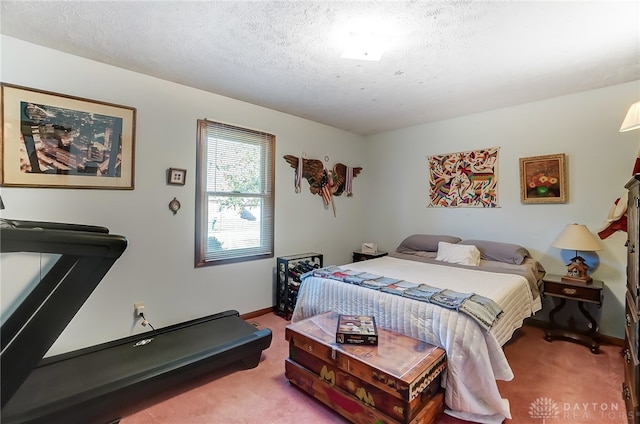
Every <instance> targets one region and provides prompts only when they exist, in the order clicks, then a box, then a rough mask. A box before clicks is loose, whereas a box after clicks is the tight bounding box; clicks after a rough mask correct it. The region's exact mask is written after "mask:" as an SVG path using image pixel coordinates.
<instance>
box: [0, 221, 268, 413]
mask: <svg viewBox="0 0 640 424" xmlns="http://www.w3.org/2000/svg"><path fill="white" fill-rule="evenodd" d="M126 248H127V239H126V238H125V237H123V236H120V235H113V234H109V230H108V229H107V228H105V227H100V226H92V225H78V224H66V223H54V222H38V221H20V220H6V219H3V220H1V221H0V253H2V254H10V253H13V252H41V253H50V254H58V255H60V256H59V257H58V259H57V261H56V263H55V264H54V265H53V267H52V268H51V269H50V270H49V271H48V272H47V273H46V274H45V275H44V276H43V277H42V279H41V280H40V281H39V283H38V284H37V285H36V286H35V287H34V288H33V289H32V290H31V292H30V293H29V294H28V295H27V296H26V298H25V299H24V301H22V302H21V303H20V305H18V306H17V308H16V309H15V311H13V313H12V314H11V315H10V316H9V317H7V319H6V320H5V321H4V322H3V323H2V328H1V332H0V338H1V349H2V350H1V353H0V370H1V373H2V374H1V388H0V389H1V391H0V399H1V404H2V410H1V422H2V423H3V424H11V423H47V424H49V423H61V424H62V423H64V424H69V423H82V424H85V423H87V424H90V423H97V424H105V423H117V422H119V421H120V418H121V416H122V413H123V412H125V411H127V410H128V408H131V407H132V406H134V405H136V404H137V403H139V402H140V401H142V400H143V399H145V398H147V397H149V396H152V395H155V394H158V393H161V392H163V391H165V390H167V389H169V388H172V387H174V386H175V385H176V384H179V383H183V382H186V381H188V380H190V379H193V378H195V377H198V376H201V375H203V374H205V373H209V372H212V371H214V370H220V369H223V368H225V369H230V370H236V369H238V367H239V366H241V367H244V368H253V367H256V366H257V365H258V364H259V362H260V358H261V355H262V351H263V350H264V349H267V348H268V347H269V346H270V345H271V338H272V334H271V330H269V329H261V330H259V329H257V328H256V327H254V326H253V325H251V324H249V323H247V322H245V321H244V320H242V319H241V318H240V315H239V313H238V312H237V311H235V310H229V311H225V312H220V313H217V314H214V315H210V316H207V317H203V318H199V319H195V320H191V321H187V322H183V323H180V324H175V325H171V326H168V327H164V328H159V329H156V330H153V331H149V332H145V333H142V334H138V335H135V336H131V337H126V338H123V339H119V340H114V341H111V342H107V343H103V344H99V345H96V346H91V347H87V348H83V349H79V350H76V351H72V352H67V353H64V354H60V355H55V356H50V357H47V358H44V355H45V354H46V353H47V352H48V350H49V349H50V347H51V346H52V345H53V343H54V342H55V341H56V339H57V338H58V337H59V335H60V334H61V333H62V331H63V330H64V329H65V327H66V326H67V325H68V324H69V322H70V321H71V319H72V318H73V316H74V315H75V314H76V313H77V312H78V310H79V309H80V307H81V306H82V305H83V304H84V302H85V301H86V300H87V298H88V297H89V296H90V295H91V293H92V292H93V290H94V289H95V288H96V287H97V285H98V284H99V283H100V281H101V280H102V278H103V277H104V275H105V274H106V273H107V272H108V271H109V269H110V268H111V266H112V265H113V264H114V263H115V262H116V260H117V259H118V258H119V257H120V256H121V255H122V253H123V252H124V251H125V249H126ZM43 358H44V359H43Z"/></svg>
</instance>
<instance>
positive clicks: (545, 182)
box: [520, 153, 567, 203]
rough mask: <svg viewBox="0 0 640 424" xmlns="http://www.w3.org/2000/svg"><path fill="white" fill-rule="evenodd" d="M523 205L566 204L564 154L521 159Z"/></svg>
mask: <svg viewBox="0 0 640 424" xmlns="http://www.w3.org/2000/svg"><path fill="white" fill-rule="evenodd" d="M520 200H521V201H522V203H566V202H567V172H566V160H565V155H564V153H561V154H556V155H546V156H532V157H528V158H520Z"/></svg>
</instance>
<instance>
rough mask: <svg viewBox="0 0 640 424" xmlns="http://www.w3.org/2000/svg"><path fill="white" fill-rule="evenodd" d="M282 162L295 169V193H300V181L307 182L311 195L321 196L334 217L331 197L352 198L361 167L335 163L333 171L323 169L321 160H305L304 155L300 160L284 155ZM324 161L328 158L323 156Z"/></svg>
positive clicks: (334, 208)
mask: <svg viewBox="0 0 640 424" xmlns="http://www.w3.org/2000/svg"><path fill="white" fill-rule="evenodd" d="M284 160H286V161H287V162H288V163H289V165H291V167H292V168H293V169H295V173H294V176H295V180H294V185H295V190H296V193H300V184H301V183H302V179H303V178H304V179H306V180H307V181H308V182H309V191H311V194H318V195H320V196H322V200H323V201H324V204H325V206H329V204H331V207H332V209H333V216H336V205H335V203H334V201H333V196H340V195H342V193H346V195H347V197H351V196H353V179H354V178H355V177H357V176H358V174H359V173H360V171H362V168H361V167H358V168H351V167H349V166H347V165H344V164H342V163H336V164H335V165H334V166H333V169H328V168H327V169H325V167H324V165H323V163H322V161H321V160H319V159H307V158H306V157H305V155H304V154H303V155H302V157H300V158H298V157H296V156H292V155H285V156H284ZM324 160H325V161H326V162H328V161H329V157H328V156H325V157H324Z"/></svg>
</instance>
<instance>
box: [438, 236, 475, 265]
mask: <svg viewBox="0 0 640 424" xmlns="http://www.w3.org/2000/svg"><path fill="white" fill-rule="evenodd" d="M436 261H442V262H450V263H452V264H460V265H472V266H478V265H480V250H478V248H477V247H475V246H473V245H464V244H451V243H447V242H445V241H441V242H438V256H436Z"/></svg>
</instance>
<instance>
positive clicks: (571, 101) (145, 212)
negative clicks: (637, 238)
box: [0, 36, 640, 354]
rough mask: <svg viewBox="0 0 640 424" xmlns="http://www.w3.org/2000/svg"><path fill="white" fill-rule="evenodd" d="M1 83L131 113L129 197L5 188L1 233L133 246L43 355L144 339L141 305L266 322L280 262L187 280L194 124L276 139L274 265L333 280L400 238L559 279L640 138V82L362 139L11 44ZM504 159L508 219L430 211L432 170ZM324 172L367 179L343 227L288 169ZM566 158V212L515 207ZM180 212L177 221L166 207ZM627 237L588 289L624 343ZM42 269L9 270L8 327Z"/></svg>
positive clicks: (169, 319)
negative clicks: (536, 166) (527, 171)
mask: <svg viewBox="0 0 640 424" xmlns="http://www.w3.org/2000/svg"><path fill="white" fill-rule="evenodd" d="M0 41H1V43H2V44H1V47H2V48H1V57H0V58H1V60H2V63H1V69H0V71H1V73H0V80H2V81H3V82H7V83H12V84H17V85H23V86H27V87H33V88H38V89H44V90H49V91H53V92H58V93H63V94H68V95H75V96H79V97H85V98H92V99H96V100H101V101H106V102H112V103H117V104H122V105H127V106H133V107H135V108H137V112H138V116H137V132H136V134H137V135H136V137H137V138H136V169H135V171H136V178H135V190H133V191H118V190H74V189H37V188H8V187H3V188H2V192H1V195H2V198H3V200H4V202H5V204H6V207H7V209H5V210H4V211H2V212H1V213H0V214H1V216H2V217H5V218H16V219H33V220H48V221H62V222H75V223H84V224H96V225H104V226H106V227H109V228H110V229H111V231H112V232H113V233H116V234H122V235H125V236H127V238H128V239H129V242H130V245H129V247H128V249H127V250H126V252H125V253H124V255H123V257H122V258H121V259H120V260H118V261H117V262H116V264H115V266H114V267H113V268H112V269H111V271H110V272H109V273H108V274H107V276H106V277H105V278H104V279H103V281H102V283H101V284H100V285H99V286H98V288H97V289H96V291H95V292H94V294H93V295H92V296H91V297H90V298H89V300H88V301H87V303H86V304H85V305H84V306H83V307H82V308H81V309H80V311H79V313H78V314H77V315H76V317H75V318H74V319H73V321H72V322H71V323H70V325H69V326H68V327H67V329H66V330H65V332H64V333H63V334H62V336H61V337H60V339H59V340H58V341H57V342H56V344H55V345H54V346H53V348H52V350H51V351H50V353H49V354H55V353H60V352H65V351H68V350H71V349H76V348H80V347H84V346H89V345H93V344H96V343H100V342H103V341H108V340H113V339H116V338H120V337H124V336H127V335H129V334H133V333H138V332H141V331H144V330H143V329H142V328H141V327H140V326H139V325H136V324H135V322H134V319H133V303H134V302H138V301H143V302H145V304H146V312H147V315H148V318H149V319H150V320H151V322H152V323H153V324H154V325H155V326H156V327H162V326H165V325H170V324H174V323H177V322H181V321H185V320H188V319H192V318H197V317H201V316H205V315H209V314H212V313H216V312H219V311H222V310H226V309H237V310H238V311H240V313H246V312H251V311H255V310H259V309H262V308H267V307H271V306H273V305H274V303H275V299H274V291H275V289H274V276H273V269H274V264H275V258H274V259H273V260H262V261H254V262H248V263H240V264H234V265H225V266H216V267H207V268H199V269H194V267H193V245H194V240H193V234H194V214H195V211H194V199H195V194H194V190H195V181H194V176H195V150H196V141H195V137H196V120H197V119H199V118H210V119H213V120H220V121H223V122H228V123H231V124H236V125H239V126H244V127H248V128H254V129H259V130H264V131H267V132H271V133H273V134H275V135H276V223H275V224H276V235H275V236H276V238H275V242H276V245H275V247H276V251H275V254H276V256H282V255H289V254H294V253H302V252H308V251H317V252H320V253H323V254H324V255H325V263H326V264H342V263H347V262H349V261H350V259H351V252H352V250H354V249H356V248H358V247H359V246H360V244H361V243H362V242H363V241H373V242H377V243H378V245H379V247H380V248H381V249H383V250H393V249H395V247H396V246H397V245H398V243H399V242H400V241H401V240H402V239H403V238H404V237H405V236H407V235H410V234H413V233H417V232H423V233H449V234H456V235H459V236H461V237H465V238H471V237H474V238H487V239H494V240H502V241H505V242H514V243H520V244H523V245H525V246H527V247H529V248H530V249H531V251H532V252H533V254H534V256H536V258H538V259H539V260H541V261H542V263H543V264H544V266H545V267H546V268H547V270H548V271H549V272H555V273H561V272H563V270H564V264H563V263H562V262H561V260H560V252H559V251H558V250H557V249H554V248H551V247H550V244H551V242H552V241H553V239H554V238H555V237H556V235H557V234H558V233H559V232H560V230H561V229H562V228H563V227H564V225H566V224H567V223H571V222H580V223H584V224H587V225H588V226H589V227H590V228H591V229H592V230H596V229H598V228H599V227H600V225H601V224H602V222H603V220H604V219H605V217H606V215H607V212H608V210H609V207H610V205H611V204H612V202H613V200H614V199H615V198H616V197H618V196H620V195H624V194H625V192H624V189H623V185H624V183H625V182H626V181H627V180H628V179H629V177H630V173H631V168H632V165H633V161H634V158H635V157H636V152H637V149H638V146H639V144H640V140H639V137H640V131H636V132H630V133H624V134H619V133H618V132H617V129H618V127H619V125H620V122H621V120H622V117H623V115H624V113H625V111H626V108H627V107H628V106H629V105H630V104H631V103H633V102H634V101H637V100H638V98H639V97H640V81H636V82H634V83H630V84H623V85H618V86H613V87H609V88H605V89H601V90H594V91H589V92H585V93H580V94H576V95H573V96H565V97H561V98H556V99H550V100H545V101H541V102H536V103H531V104H526V105H522V106H517V107H512V108H507V109H502V110H497V111H493V112H488V113H483V114H477V115H471V116H467V117H463V118H459V119H452V120H448V121H443V122H438V123H434V124H428V125H421V126H417V127H412V128H407V129H404V130H399V131H394V132H390V133H385V134H380V135H376V136H370V137H366V138H363V137H360V136H357V135H354V134H351V133H348V132H344V131H341V130H337V129H334V128H330V127H327V126H324V125H320V124H317V123H313V122H310V121H308V120H304V119H299V118H295V117H292V116H290V115H286V114H282V113H279V112H275V111H273V110H268V109H265V108H261V107H258V106H254V105H250V104H247V103H243V102H239V101H235V100H232V99H229V98H226V97H222V96H218V95H215V94H211V93H206V92H203V91H199V90H195V89H192V88H189V87H185V86H181V85H177V84H174V83H171V82H167V81H162V80H158V79H155V78H151V77H148V76H144V75H141V74H137V73H133V72H129V71H126V70H123V69H119V68H115V67H111V66H108V65H104V64H101V63H97V62H93V61H89V60H85V59H82V58H79V57H75V56H70V55H67V54H63V53H60V52H58V51H54V50H50V49H46V48H43V47H40V46H36V45H33V44H29V43H24V42H22V41H19V40H16V39H13V38H10V37H5V36H2V38H0ZM492 146H499V147H500V148H501V150H500V169H499V173H500V185H499V196H500V197H499V201H500V205H501V208H499V209H491V210H484V209H435V208H427V207H426V205H427V194H428V186H427V171H426V163H427V162H426V160H427V159H426V157H427V156H429V155H432V154H440V153H449V152H456V151H461V150H470V149H475V148H482V147H492ZM302 152H306V154H307V156H308V157H309V158H318V159H322V158H324V157H325V156H329V161H328V162H327V164H328V165H333V164H334V163H335V162H338V161H340V162H343V163H345V164H348V165H350V166H363V168H364V170H363V172H362V173H361V174H360V175H359V176H358V177H357V178H356V179H355V180H354V197H353V198H346V197H345V196H341V197H337V198H336V208H337V217H335V218H334V217H333V213H332V212H331V210H330V209H325V208H323V206H322V200H321V198H320V197H319V196H312V195H311V194H310V193H309V192H308V185H307V183H306V182H303V192H302V193H301V194H295V193H294V190H293V169H291V168H290V167H289V165H288V164H287V163H286V162H285V161H284V159H282V156H283V155H285V154H293V155H296V156H300V154H301V153H302ZM553 153H566V154H567V156H568V169H569V172H568V173H569V175H568V180H569V201H568V203H567V204H563V205H522V204H521V203H520V195H519V176H518V173H519V169H518V166H519V165H518V158H519V157H525V156H537V155H544V154H553ZM169 167H179V168H186V169H188V175H187V176H188V178H187V179H188V181H187V185H186V186H184V187H177V186H167V185H166V183H165V171H166V169H167V168H169ZM174 196H175V197H177V198H178V199H179V200H180V201H181V202H182V209H181V210H180V212H178V214H177V215H176V216H173V215H172V213H171V212H170V211H169V209H168V207H167V204H168V203H169V201H170V200H171V199H172V198H173V197H174ZM625 240H626V237H625V235H624V234H622V233H618V234H616V235H615V236H614V237H612V238H610V239H608V240H605V241H604V242H603V244H604V245H605V247H606V250H604V251H603V252H600V258H601V264H600V267H599V268H598V270H596V272H595V277H596V278H599V279H602V280H604V281H605V283H606V285H607V287H606V290H605V304H604V307H603V311H602V322H601V330H602V331H603V333H605V334H609V335H612V336H615V337H620V338H622V337H623V310H624V306H623V305H624V285H625V277H624V266H625V249H624V246H623V245H624V241H625ZM41 264H42V267H43V268H44V269H46V266H47V265H48V259H47V258H46V257H45V258H40V257H39V255H36V256H33V255H30V256H27V257H20V258H18V260H16V259H11V260H6V259H5V258H2V261H1V262H0V265H2V269H1V270H0V277H1V281H2V283H1V284H0V287H1V292H0V295H1V302H2V303H1V306H2V313H3V315H4V314H5V312H6V311H8V310H10V309H11V307H12V305H13V304H14V303H15V300H16V298H18V297H19V296H20V295H21V294H22V293H23V292H24V291H25V288H26V287H27V286H28V284H33V283H34V281H35V280H37V278H38V275H39V268H40V266H41Z"/></svg>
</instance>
